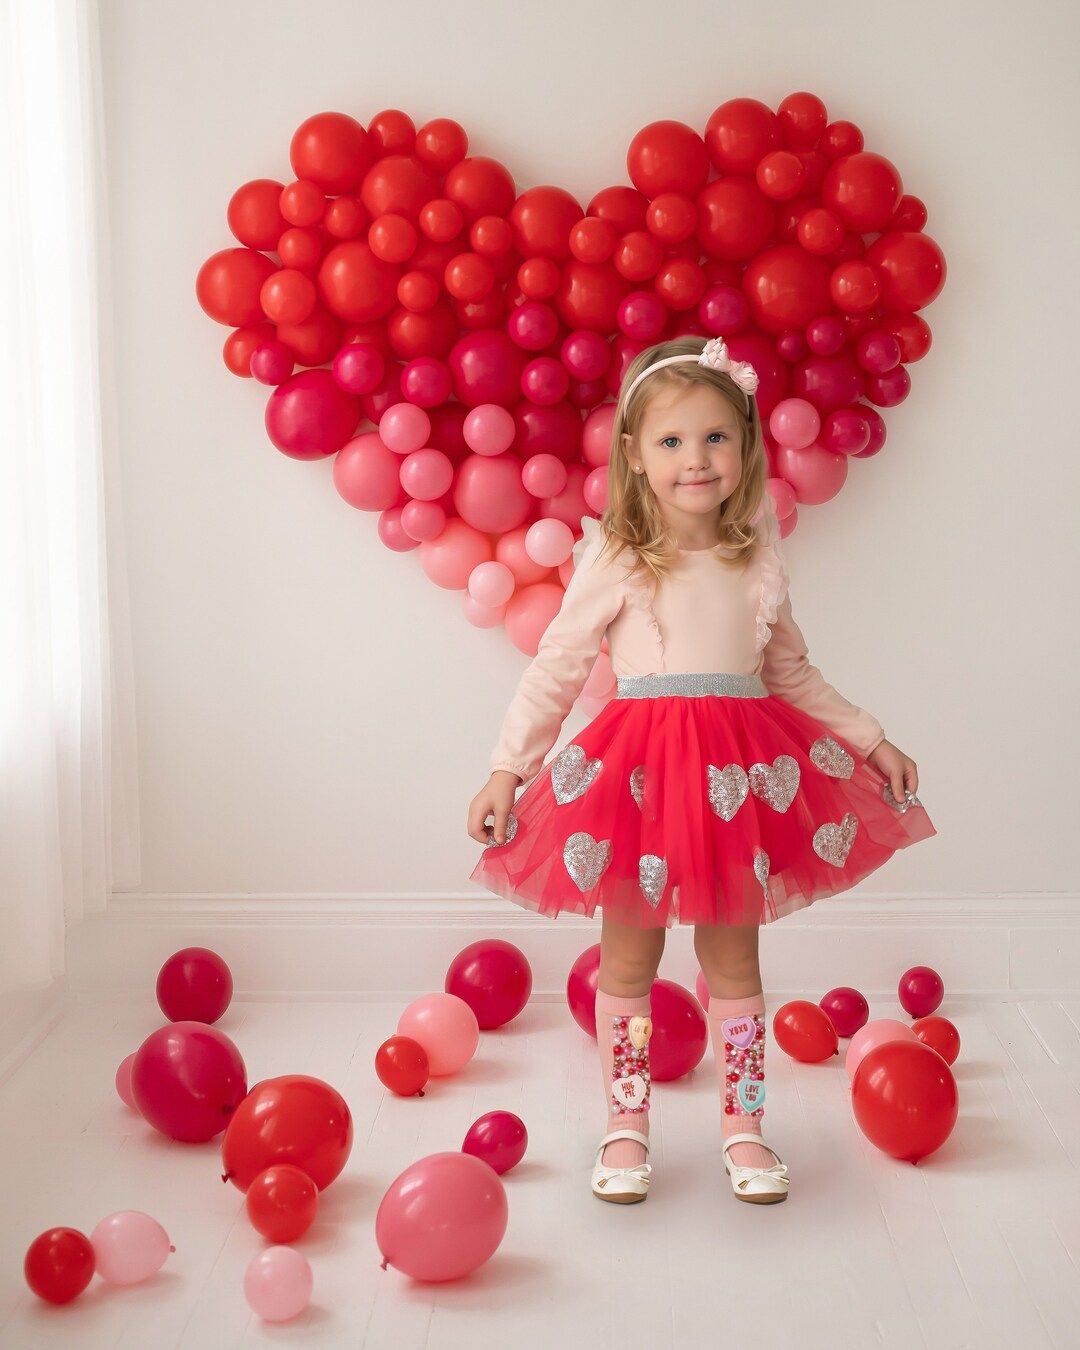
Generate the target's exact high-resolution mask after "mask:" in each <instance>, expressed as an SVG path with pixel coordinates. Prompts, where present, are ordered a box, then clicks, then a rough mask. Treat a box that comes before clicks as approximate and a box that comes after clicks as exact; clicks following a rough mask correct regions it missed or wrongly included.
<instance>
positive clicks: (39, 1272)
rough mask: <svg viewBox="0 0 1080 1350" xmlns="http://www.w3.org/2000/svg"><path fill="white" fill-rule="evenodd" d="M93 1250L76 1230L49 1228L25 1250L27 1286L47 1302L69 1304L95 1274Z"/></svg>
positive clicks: (24, 1270) (88, 1241) (24, 1262)
mask: <svg viewBox="0 0 1080 1350" xmlns="http://www.w3.org/2000/svg"><path fill="white" fill-rule="evenodd" d="M94 1265H95V1261H94V1249H93V1247H92V1246H91V1244H90V1239H89V1238H88V1237H87V1236H86V1234H85V1233H80V1232H79V1230H78V1229H77V1228H50V1229H48V1230H47V1231H46V1232H44V1233H41V1234H39V1236H38V1237H36V1238H35V1239H34V1240H33V1242H31V1244H30V1246H29V1247H28V1248H27V1249H26V1257H25V1259H24V1261H23V1274H24V1275H25V1276H26V1283H27V1284H28V1285H29V1286H30V1288H31V1289H32V1290H33V1291H34V1293H35V1294H37V1296H38V1298H43V1299H44V1300H45V1301H46V1303H70V1302H71V1300H72V1299H73V1298H77V1297H78V1295H79V1294H81V1293H82V1291H83V1290H84V1289H85V1288H86V1286H87V1285H88V1284H89V1283H90V1281H91V1279H92V1278H93V1275H94Z"/></svg>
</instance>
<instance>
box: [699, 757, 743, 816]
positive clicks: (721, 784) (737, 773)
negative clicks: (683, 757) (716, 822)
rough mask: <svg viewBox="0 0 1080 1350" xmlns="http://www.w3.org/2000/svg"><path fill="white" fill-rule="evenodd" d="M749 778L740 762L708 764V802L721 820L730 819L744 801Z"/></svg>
mask: <svg viewBox="0 0 1080 1350" xmlns="http://www.w3.org/2000/svg"><path fill="white" fill-rule="evenodd" d="M749 790H750V780H749V778H747V776H746V770H745V769H744V768H743V766H742V765H741V764H725V766H724V767H723V768H722V769H718V768H717V767H716V765H715V764H710V765H709V802H710V803H711V805H712V809H713V810H714V811H715V812H716V814H717V815H718V816H719V817H720V819H721V820H730V819H731V818H732V816H733V815H734V814H735V812H736V811H737V810H738V809H739V807H740V806H742V804H743V802H744V801H746V794H747V792H748V791H749Z"/></svg>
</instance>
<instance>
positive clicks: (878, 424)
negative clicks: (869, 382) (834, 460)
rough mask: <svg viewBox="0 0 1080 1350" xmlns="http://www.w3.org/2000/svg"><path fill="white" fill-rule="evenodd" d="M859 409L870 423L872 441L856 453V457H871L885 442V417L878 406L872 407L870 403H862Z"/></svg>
mask: <svg viewBox="0 0 1080 1350" xmlns="http://www.w3.org/2000/svg"><path fill="white" fill-rule="evenodd" d="M858 411H859V412H860V413H861V414H862V416H863V417H865V418H866V420H867V422H869V423H870V441H869V443H868V444H867V447H866V449H865V450H858V451H856V453H855V458H856V459H869V458H870V456H871V455H876V454H877V453H878V451H879V450H880V449H881V447H882V446H883V445H884V444H885V438H886V436H887V434H888V433H887V431H886V429H885V419H884V418H883V417H882V415H881V414H880V413H879V412H878V410H877V409H876V408H871V407H870V405H869V404H868V403H860V404H859V405H858Z"/></svg>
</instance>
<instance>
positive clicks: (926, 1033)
mask: <svg viewBox="0 0 1080 1350" xmlns="http://www.w3.org/2000/svg"><path fill="white" fill-rule="evenodd" d="M911 1029H912V1031H913V1032H914V1033H915V1035H916V1036H918V1038H919V1040H920V1041H922V1043H923V1045H928V1046H929V1047H930V1049H931V1050H936V1051H937V1052H938V1054H939V1055H940V1056H941V1058H942V1059H943V1060H944V1061H945V1063H946V1064H955V1063H956V1057H957V1055H959V1053H960V1033H959V1032H958V1031H957V1029H956V1027H955V1026H953V1024H952V1022H950V1021H949V1019H948V1018H947V1017H920V1018H919V1019H918V1020H917V1021H915V1022H912V1024H911Z"/></svg>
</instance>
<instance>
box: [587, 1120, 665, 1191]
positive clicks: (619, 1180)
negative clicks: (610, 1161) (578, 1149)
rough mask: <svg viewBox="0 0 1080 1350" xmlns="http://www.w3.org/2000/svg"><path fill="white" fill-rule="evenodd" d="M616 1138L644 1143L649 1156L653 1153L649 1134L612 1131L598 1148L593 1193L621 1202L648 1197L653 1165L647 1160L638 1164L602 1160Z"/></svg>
mask: <svg viewBox="0 0 1080 1350" xmlns="http://www.w3.org/2000/svg"><path fill="white" fill-rule="evenodd" d="M616 1139H633V1140H634V1141H635V1142H636V1143H639V1144H644V1146H645V1153H646V1156H647V1155H648V1152H649V1136H648V1135H647V1134H642V1133H641V1131H640V1130H612V1132H611V1133H610V1134H605V1135H604V1137H603V1139H601V1140H600V1143H599V1144H598V1145H597V1148H596V1164H595V1166H594V1167H593V1171H592V1193H593V1195H595V1196H596V1197H597V1198H598V1199H599V1200H612V1201H614V1203H615V1204H617V1205H632V1204H634V1203H635V1202H636V1201H638V1200H644V1199H645V1197H646V1196H647V1195H648V1193H649V1178H650V1177H651V1176H652V1167H651V1166H650V1165H649V1163H647V1162H643V1163H638V1164H637V1165H636V1166H635V1167H605V1166H604V1164H603V1163H602V1162H601V1161H600V1159H601V1158H602V1157H603V1156H604V1149H605V1148H606V1147H607V1145H608V1144H610V1143H612V1142H613V1141H614V1140H616Z"/></svg>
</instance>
